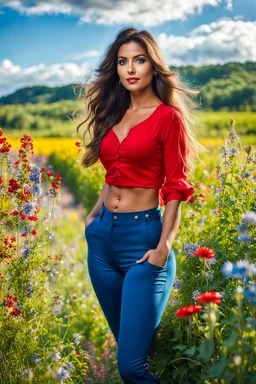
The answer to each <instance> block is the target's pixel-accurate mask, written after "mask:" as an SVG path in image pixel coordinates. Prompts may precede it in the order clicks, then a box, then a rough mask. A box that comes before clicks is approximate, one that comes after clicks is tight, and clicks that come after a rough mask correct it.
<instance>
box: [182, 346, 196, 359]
mask: <svg viewBox="0 0 256 384" xmlns="http://www.w3.org/2000/svg"><path fill="white" fill-rule="evenodd" d="M195 352H196V346H195V345H193V347H191V348H189V349H187V350H186V351H184V353H185V354H186V355H188V356H194V354H195Z"/></svg>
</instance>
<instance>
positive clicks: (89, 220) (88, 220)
mask: <svg viewBox="0 0 256 384" xmlns="http://www.w3.org/2000/svg"><path fill="white" fill-rule="evenodd" d="M95 217H96V216H90V215H89V216H87V217H86V219H85V228H86V227H87V226H88V225H89V224H90V223H91V222H92V221H93V220H94V219H95Z"/></svg>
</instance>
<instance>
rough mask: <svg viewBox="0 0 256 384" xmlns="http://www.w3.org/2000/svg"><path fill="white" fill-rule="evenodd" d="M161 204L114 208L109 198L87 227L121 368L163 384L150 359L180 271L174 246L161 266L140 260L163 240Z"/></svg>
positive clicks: (131, 379)
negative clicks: (151, 369)
mask: <svg viewBox="0 0 256 384" xmlns="http://www.w3.org/2000/svg"><path fill="white" fill-rule="evenodd" d="M162 225H163V220H162V213H161V209H160V206H158V207H156V208H152V209H148V210H144V211H137V212H113V211H109V210H108V209H106V207H105V205H104V202H103V203H102V205H101V208H100V212H99V214H98V216H96V217H95V218H94V220H93V221H92V222H91V223H90V224H89V225H87V227H86V228H85V237H86V240H87V245H88V259H87V263H88V271H89V276H90V279H91V283H92V286H93V289H94V291H95V294H96V296H97V298H98V301H99V304H100V306H101V308H102V310H103V313H104V315H105V317H106V319H107V322H108V324H109V327H110V329H111V331H112V333H113V335H114V337H115V340H116V342H117V344H118V354H117V363H118V371H119V373H120V376H121V378H122V380H123V381H124V383H125V384H132V383H136V384H151V383H152V384H159V383H160V382H159V380H158V379H157V378H156V377H155V376H154V375H153V374H152V373H150V372H149V370H148V367H149V364H148V363H147V359H148V356H149V353H150V349H151V347H152V344H153V341H154V338H155V336H156V333H157V330H158V327H159V324H160V320H161V317H162V315H163V312H164V309H165V307H166V305H167V302H168V299H169V296H170V293H171V290H172V286H173V283H174V279H175V275H176V258H175V253H174V251H173V249H171V251H170V253H169V255H168V260H167V261H166V263H165V264H164V265H163V266H162V267H161V266H157V265H156V264H152V263H151V262H149V261H148V260H146V261H144V262H142V263H138V264H136V260H139V259H141V258H142V257H143V255H144V254H145V253H146V252H147V251H148V250H150V249H155V248H156V247H157V245H158V242H159V239H160V236H161V231H162Z"/></svg>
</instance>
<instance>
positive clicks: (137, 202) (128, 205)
mask: <svg viewBox="0 0 256 384" xmlns="http://www.w3.org/2000/svg"><path fill="white" fill-rule="evenodd" d="M158 193H159V191H158V189H151V188H137V187H115V186H111V185H109V187H108V192H107V195H106V197H105V200H104V205H105V207H106V208H107V209H108V210H109V211H113V212H137V211H145V210H147V209H152V208H156V207H157V206H158V204H159V200H158Z"/></svg>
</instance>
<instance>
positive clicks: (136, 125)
mask: <svg viewBox="0 0 256 384" xmlns="http://www.w3.org/2000/svg"><path fill="white" fill-rule="evenodd" d="M163 104H164V103H161V104H159V105H158V106H157V107H156V108H155V109H154V111H153V112H152V113H151V114H150V115H149V116H148V117H146V119H144V120H142V121H141V122H140V123H138V124H135V125H134V126H133V127H131V128H130V129H129V132H128V133H127V135H126V136H125V138H124V139H123V140H122V141H121V142H120V140H119V137H118V136H117V134H116V132H115V131H114V129H113V128H111V129H110V130H111V132H113V133H114V135H115V137H116V138H117V141H118V143H119V144H118V145H121V144H122V142H123V141H124V140H125V139H126V138H127V137H128V136H129V134H130V132H131V130H132V129H133V128H136V127H138V126H139V125H141V124H143V123H145V122H146V121H148V120H149V119H150V118H151V117H152V116H153V115H154V114H155V112H156V111H157V110H158V108H159V107H161V105H163Z"/></svg>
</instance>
